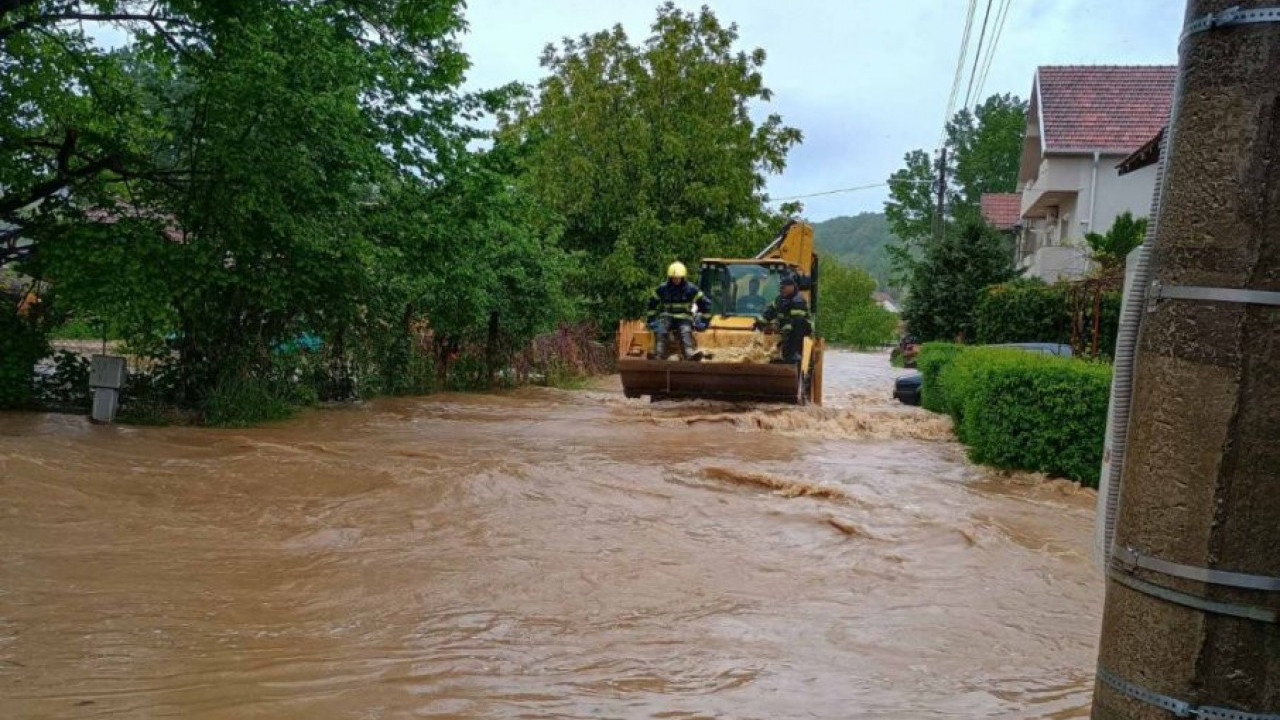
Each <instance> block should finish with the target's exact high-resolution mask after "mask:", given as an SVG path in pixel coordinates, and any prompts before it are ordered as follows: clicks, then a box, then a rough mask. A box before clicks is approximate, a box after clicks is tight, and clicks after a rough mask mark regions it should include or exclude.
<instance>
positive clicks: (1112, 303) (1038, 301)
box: [974, 278, 1121, 357]
mask: <svg viewBox="0 0 1280 720" xmlns="http://www.w3.org/2000/svg"><path fill="white" fill-rule="evenodd" d="M1071 292H1072V291H1071V290H1070V288H1069V287H1068V286H1067V285H1065V284H1058V285H1046V284H1045V283H1044V281H1042V280H1039V279H1037V278H1020V279H1018V280H1013V281H1010V282H1007V283H1001V284H999V285H990V286H988V287H986V288H984V289H983V291H982V294H981V295H980V296H979V298H978V305H977V308H976V309H975V311H974V326H975V335H976V337H977V341H978V342H979V343H984V344H996V343H1020V342H1051V343H1062V344H1064V345H1068V344H1070V343H1071V326H1072V309H1071V300H1070V297H1069V296H1070V293H1071ZM1120 301H1121V294H1120V293H1118V292H1106V293H1103V294H1102V298H1101V302H1100V303H1099V305H1100V308H1099V309H1100V310H1101V313H1100V314H1099V315H1100V317H1099V326H1098V327H1099V332H1098V353H1099V354H1100V355H1103V356H1105V357H1111V356H1113V355H1114V354H1115V344H1116V334H1117V332H1118V331H1119V328H1120ZM1081 302H1082V304H1083V307H1082V308H1081V317H1080V322H1081V327H1080V338H1079V340H1080V342H1081V343H1082V344H1083V348H1081V350H1082V351H1085V352H1088V351H1089V350H1090V349H1091V345H1092V341H1093V314H1094V307H1093V302H1092V299H1091V297H1090V296H1089V295H1088V293H1087V292H1086V293H1084V297H1082V298H1081Z"/></svg>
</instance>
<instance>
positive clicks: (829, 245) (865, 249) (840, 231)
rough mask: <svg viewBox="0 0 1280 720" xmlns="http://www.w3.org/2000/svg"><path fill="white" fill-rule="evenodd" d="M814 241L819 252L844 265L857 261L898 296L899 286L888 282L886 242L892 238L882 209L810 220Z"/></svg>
mask: <svg viewBox="0 0 1280 720" xmlns="http://www.w3.org/2000/svg"><path fill="white" fill-rule="evenodd" d="M813 241H814V244H815V245H816V246H817V249H818V252H819V254H821V255H822V256H824V257H833V258H835V259H836V260H839V261H840V262H841V263H843V264H845V265H856V266H858V267H860V268H862V269H863V270H866V271H867V272H868V273H870V274H871V277H873V278H875V279H876V282H877V283H878V284H879V285H880V289H881V290H884V291H885V292H887V293H889V294H890V295H892V296H893V297H894V299H898V298H899V297H900V292H899V289H898V288H894V287H891V286H890V285H889V275H890V268H889V254H888V253H886V252H885V246H886V245H888V244H889V243H890V242H893V233H891V232H889V223H888V222H887V221H886V220H885V219H884V213H874V212H865V213H859V214H858V215H854V216H852V217H849V216H842V217H835V218H831V219H830V220H824V221H822V222H819V223H814V224H813Z"/></svg>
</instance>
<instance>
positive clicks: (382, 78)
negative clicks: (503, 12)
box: [0, 0, 478, 404]
mask: <svg viewBox="0 0 1280 720" xmlns="http://www.w3.org/2000/svg"><path fill="white" fill-rule="evenodd" d="M18 6H19V7H18V9H17V10H13V11H6V12H5V15H4V17H3V22H4V24H2V25H0V40H2V41H3V42H4V53H5V57H6V60H7V61H10V64H11V65H14V66H16V64H17V63H18V61H19V60H27V61H30V62H31V63H32V64H33V67H35V68H41V67H44V66H45V65H48V66H49V67H52V68H61V67H65V68H68V69H67V70H66V71H65V73H64V74H63V75H60V76H56V77H53V78H52V79H45V78H43V77H42V76H39V75H38V74H33V76H32V78H31V79H30V80H29V81H24V82H25V84H22V85H14V86H13V87H14V89H15V91H16V92H17V93H18V94H19V96H18V97H17V98H15V99H13V103H14V107H18V108H32V109H31V110H30V113H29V115H30V118H29V119H26V120H24V121H23V122H24V123H25V125H24V124H11V125H9V126H4V130H3V131H4V132H5V133H6V135H5V136H4V137H3V138H0V140H2V141H4V142H0V145H4V147H5V148H6V150H7V148H8V147H9V144H10V142H9V141H10V140H11V137H10V135H11V134H12V141H13V142H20V141H23V140H24V138H28V137H34V138H36V139H37V140H38V141H39V142H40V143H45V142H48V141H49V138H53V139H54V140H57V139H59V138H64V137H66V138H76V143H75V145H74V146H73V148H72V150H71V151H70V153H69V155H70V158H71V159H70V161H69V162H68V164H67V165H66V167H65V168H64V167H61V166H60V165H59V159H58V157H53V156H51V157H53V160H49V161H43V162H37V161H35V160H34V159H33V156H20V155H15V156H10V158H9V162H7V163H6V167H7V172H9V173H10V174H9V176H6V180H7V178H8V177H16V178H17V180H16V181H13V182H4V181H0V184H2V185H4V186H5V188H6V189H5V191H4V192H6V193H10V194H12V193H13V192H17V191H21V195H20V196H17V197H16V198H15V199H13V200H12V201H10V202H9V204H8V206H18V205H20V206H22V207H23V208H30V207H31V204H32V202H31V201H32V200H33V199H35V200H40V199H41V198H40V197H36V195H35V194H33V191H32V190H31V189H36V190H40V191H42V192H48V194H47V195H46V196H45V197H43V200H44V202H43V203H42V204H40V205H39V206H38V212H34V213H33V212H31V211H30V210H26V211H24V212H26V214H25V215H20V216H19V218H18V221H19V222H20V223H21V225H22V228H21V232H22V234H23V236H24V237H25V238H28V239H30V240H32V241H34V245H33V247H34V248H35V249H36V250H35V252H34V254H33V255H32V256H31V257H29V258H28V262H27V268H28V270H29V271H30V272H31V273H33V274H38V275H40V276H41V277H43V278H46V279H48V280H51V281H52V282H53V283H54V285H55V287H56V288H57V290H58V292H59V294H60V295H61V296H62V297H63V298H64V299H66V300H68V301H70V302H73V303H74V304H76V305H77V306H78V309H81V310H89V311H93V312H94V314H99V315H111V316H112V317H117V316H121V315H124V316H127V317H131V318H133V319H132V320H131V321H130V322H129V323H127V324H129V325H130V326H131V327H132V330H133V332H132V335H133V337H130V340H135V339H138V338H137V336H138V335H140V334H142V330H143V328H144V327H146V326H151V327H148V328H147V329H148V330H149V331H150V335H151V336H152V337H153V338H154V336H155V335H156V334H157V333H156V332H155V331H154V330H155V328H154V326H156V325H158V324H159V325H168V326H169V327H167V328H164V329H166V330H176V332H177V336H178V339H179V340H178V342H179V344H178V348H177V349H178V355H177V359H178V362H179V367H180V370H181V372H180V376H181V378H182V380H183V383H182V390H183V392H182V393H181V398H182V399H183V400H184V402H187V403H189V404H199V403H200V402H201V401H202V396H203V395H204V394H205V393H207V392H209V388H212V387H214V386H216V385H218V384H219V383H221V382H223V381H224V380H225V379H226V378H228V377H233V376H234V377H236V378H238V379H239V380H243V379H244V378H250V379H252V378H259V377H263V376H265V375H269V374H271V373H273V372H275V370H276V369H277V368H276V364H277V360H276V358H275V354H274V352H273V348H275V347H277V346H278V345H279V344H280V343H281V342H282V341H285V340H288V339H289V338H291V337H293V336H296V334H297V333H299V332H302V331H308V332H311V333H314V334H316V335H319V336H320V337H322V338H323V339H324V340H325V342H326V343H327V344H328V346H329V347H330V348H332V351H333V353H334V354H335V355H337V356H339V357H347V356H349V355H350V353H351V351H352V349H353V348H357V347H360V346H361V345H363V344H365V343H364V339H365V338H367V337H368V336H370V335H387V334H389V333H393V332H396V331H401V330H403V328H404V325H403V324H398V323H397V324H390V323H388V322H387V318H386V317H385V316H379V315H377V312H378V311H379V310H382V309H384V308H386V307H389V306H391V305H392V304H393V303H392V302H391V299H393V298H400V299H403V294H404V293H407V292H408V289H407V288H408V286H409V285H411V283H410V282H409V281H407V280H405V279H404V275H405V274H406V273H407V272H408V268H409V267H410V266H411V265H412V263H411V262H410V259H409V258H406V255H405V253H404V248H403V247H402V246H401V245H400V244H398V243H397V242H396V238H397V236H398V235H402V234H405V233H406V232H407V230H405V229H404V228H390V227H388V225H387V222H386V219H387V218H399V219H402V220H405V221H406V222H413V220H410V219H409V218H410V213H409V212H408V211H407V210H403V209H400V208H394V207H392V206H391V204H393V203H396V202H403V203H421V202H423V201H424V199H426V200H427V201H428V202H429V201H430V199H431V197H430V194H431V190H432V189H435V190H437V191H438V192H442V193H443V192H446V190H445V189H444V188H446V186H447V183H446V180H447V179H448V178H450V177H452V175H453V174H454V171H455V167H456V166H459V165H461V164H463V163H465V162H467V158H468V153H467V151H466V143H467V141H468V140H470V139H471V138H473V137H474V136H475V133H474V132H471V131H468V130H466V129H465V128H464V126H463V125H462V124H461V123H460V120H461V115H462V113H464V112H467V111H469V110H472V109H476V108H477V107H478V106H477V105H476V102H475V101H470V100H468V99H466V98H463V97H461V96H460V95H459V94H458V92H457V90H456V88H457V87H458V85H459V84H460V83H461V81H462V73H463V71H464V70H465V68H466V58H465V56H464V55H463V54H462V53H461V51H460V50H459V49H458V46H457V43H456V35H457V33H458V32H460V30H461V28H462V26H463V25H462V17H461V14H460V3H459V2H456V1H455V0H437V1H434V2H407V1H398V0H382V1H379V2H366V1H364V0H339V1H338V2H333V3H309V2H308V3H274V2H245V3H238V4H235V5H234V6H227V5H217V4H213V5H208V4H192V3H187V2H177V1H176V0H174V1H173V2H164V1H163V0H162V1H161V2H157V3H154V4H147V5H146V6H145V7H144V6H142V5H141V4H138V3H129V2H108V1H106V0H102V1H100V2H95V3H87V2H86V3H75V2H72V3H66V2H25V3H18ZM14 13H16V14H14ZM88 13H91V14H94V15H95V16H98V15H101V16H103V17H104V18H105V19H111V20H112V21H113V22H116V23H117V24H118V26H119V27H121V28H123V29H124V30H125V31H126V32H127V36H126V37H127V41H126V43H125V46H124V47H123V48H122V49H120V50H116V51H113V52H110V53H108V52H104V51H102V50H101V49H99V48H98V47H97V46H96V45H94V44H93V43H91V42H89V41H88V40H85V39H84V37H83V34H82V33H81V32H80V31H79V30H78V29H76V28H77V27H78V26H77V24H76V22H74V20H75V19H76V18H77V17H79V16H81V15H84V14H88ZM125 17H127V18H128V19H125V20H121V18H125ZM41 38H44V39H48V40H49V41H48V42H45V40H42V39H41ZM85 67H87V68H89V70H93V71H94V72H95V73H96V74H92V75H84V73H87V72H88V70H85V69H84V68H85ZM73 71H74V72H78V73H81V74H82V75H83V78H82V79H79V80H77V79H75V77H73V76H72V75H71V74H70V73H72V72H73ZM35 72H36V71H35V70H33V71H32V73H35ZM6 78H7V76H6ZM47 87H52V88H54V89H55V90H57V92H53V91H48V92H45V88H47ZM42 93H43V94H42ZM108 100H111V101H112V102H108ZM6 101H7V99H6ZM113 103H114V104H113ZM64 105H65V106H69V107H72V108H73V109H77V111H78V112H79V114H69V113H68V112H64V111H63V110H62V108H63V106H64ZM117 126H119V127H117ZM99 127H103V128H107V129H106V130H99V129H98V128H99ZM88 129H93V130H94V133H92V134H89V133H88ZM108 130H110V132H108ZM99 136H101V137H102V139H101V140H100V141H98V145H101V146H102V147H101V148H99V147H98V145H92V144H81V143H83V142H84V140H85V139H86V138H91V139H96V138H98V137H99ZM108 143H112V145H108ZM122 144H123V145H124V147H123V148H122V149H121V148H119V147H117V146H120V145H122ZM82 154H83V155H84V156H83V157H81V155H82ZM82 170H83V171H82ZM89 170H92V171H93V172H92V173H90V172H89ZM68 178H70V179H73V180H76V181H77V182H76V183H70V182H69V181H68ZM55 186H56V189H55V190H53V191H50V190H49V188H55ZM23 188H26V190H24V189H23ZM405 188H409V189H410V190H408V191H406V190H405ZM468 222H470V221H468ZM442 225H444V223H440V222H437V223H434V225H433V227H436V228H439V227H441V226H442ZM453 242H454V240H453V238H452V237H451V236H450V235H449V234H448V233H446V232H443V231H442V232H439V233H437V234H434V235H432V236H431V238H430V244H431V248H430V250H431V251H432V252H435V247H436V246H440V247H445V248H449V247H453V244H452V243H453ZM413 250H414V251H415V252H422V253H427V250H426V249H424V248H422V247H419V246H415V247H414V248H413ZM437 254H438V253H437ZM134 316H137V317H134ZM344 362H345V361H344Z"/></svg>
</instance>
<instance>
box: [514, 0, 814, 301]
mask: <svg viewBox="0 0 1280 720" xmlns="http://www.w3.org/2000/svg"><path fill="white" fill-rule="evenodd" d="M737 40H738V32H737V28H736V26H734V25H724V24H722V23H721V22H720V21H719V20H718V19H717V18H716V17H715V15H714V14H712V12H711V11H710V10H709V9H707V8H703V9H702V10H701V11H699V12H697V13H686V12H684V11H682V10H679V9H677V8H676V7H675V6H674V4H672V3H670V2H668V3H666V4H664V5H663V6H662V7H660V8H659V9H658V15H657V19H656V20H655V21H654V23H653V25H652V33H651V35H650V36H649V37H648V38H647V39H646V40H645V41H644V42H642V43H639V44H636V43H633V42H631V40H630V39H629V38H628V37H627V36H626V34H625V33H624V32H623V30H622V28H621V27H620V26H616V27H614V28H613V29H611V30H608V31H603V32H599V33H595V34H592V35H584V36H582V37H580V38H577V39H566V40H564V41H563V42H562V43H561V44H560V45H559V46H548V48H547V49H546V51H545V53H544V54H543V57H542V66H543V67H544V68H545V69H546V70H547V71H548V73H549V74H548V76H547V77H546V78H545V79H543V80H542V81H541V82H540V83H539V84H538V86H537V88H536V92H535V93H533V95H532V96H531V97H530V98H529V99H528V100H527V102H525V103H524V104H523V105H522V106H521V107H520V108H519V109H518V111H517V112H515V113H512V114H510V115H508V116H506V117H504V118H503V122H502V127H501V132H500V136H499V142H500V143H504V142H505V143H509V144H515V145H521V146H523V147H525V148H526V150H525V151H526V152H527V156H526V157H527V159H526V161H525V167H526V168H527V171H528V175H529V180H530V183H531V185H530V187H532V188H533V189H534V190H535V192H537V194H538V198H539V200H540V201H541V202H543V203H545V204H546V205H547V206H548V207H550V208H551V209H553V210H554V211H555V212H556V213H557V214H558V215H559V216H560V217H561V218H562V219H563V226H564V244H565V247H566V248H567V249H569V250H571V251H576V252H581V253H583V254H584V255H585V258H586V261H587V263H588V266H589V267H591V268H592V271H591V272H590V273H589V274H587V275H585V276H584V277H583V279H582V283H581V285H580V286H579V287H578V288H576V290H577V291H578V292H579V293H580V294H581V295H582V297H583V298H584V299H585V300H586V301H587V302H588V303H589V304H590V310H591V312H592V313H593V315H595V316H596V317H598V318H600V319H601V320H602V321H603V322H605V323H612V322H614V321H616V320H617V319H619V318H623V317H629V316H633V315H635V314H636V313H637V311H638V310H639V309H640V308H641V307H642V304H643V301H644V297H645V296H646V295H647V293H648V292H649V291H650V289H651V287H652V286H653V285H654V284H655V283H656V282H657V281H658V280H659V279H660V277H661V273H662V270H663V268H665V266H666V264H667V263H669V262H671V261H672V260H676V259H679V260H683V261H685V262H686V263H694V262H696V261H697V260H698V259H699V258H700V257H702V256H708V255H716V254H727V255H742V254H744V253H748V252H754V251H755V250H756V249H757V247H758V246H759V245H761V244H763V242H764V241H765V240H766V239H767V238H768V237H769V235H770V233H771V232H772V230H773V229H775V228H776V227H777V225H778V224H780V223H779V218H778V217H777V216H775V215H773V214H772V213H771V212H770V211H769V210H768V208H767V207H766V204H765V201H766V199H767V198H766V196H765V193H764V186H765V176H766V175H767V174H769V173H776V172H780V171H781V170H782V169H783V167H784V166H785V163H786V156H787V152H788V150H789V149H790V148H791V147H792V146H794V145H795V144H797V143H798V142H800V139H801V135H800V132H799V131H798V130H796V129H794V128H791V127H787V126H786V125H784V124H783V122H782V119H781V118H780V117H779V116H778V115H769V116H767V117H766V118H764V120H763V121H761V122H759V123H757V122H756V121H754V120H753V119H752V117H751V109H752V107H753V106H754V105H755V104H756V103H758V102H763V101H768V100H769V99H770V97H771V93H770V91H769V90H768V88H766V87H765V85H764V81H763V77H762V75H761V70H762V68H763V65H764V61H765V54H764V51H763V50H760V49H756V50H753V51H751V52H746V51H741V50H736V49H735V45H736V44H737Z"/></svg>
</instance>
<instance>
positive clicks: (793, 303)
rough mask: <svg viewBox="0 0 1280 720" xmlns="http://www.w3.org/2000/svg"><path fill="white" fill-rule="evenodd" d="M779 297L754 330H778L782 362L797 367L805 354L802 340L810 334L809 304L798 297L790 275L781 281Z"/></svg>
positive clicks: (799, 295) (811, 330)
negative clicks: (770, 328) (780, 337)
mask: <svg viewBox="0 0 1280 720" xmlns="http://www.w3.org/2000/svg"><path fill="white" fill-rule="evenodd" d="M779 291H780V294H779V295H778V297H777V299H776V300H774V301H773V304H772V305H770V306H769V307H767V308H765V310H764V319H763V320H757V321H756V322H755V329H756V330H763V329H765V328H767V327H769V326H771V325H774V326H776V327H777V328H778V332H779V333H781V335H782V339H781V341H779V343H778V344H779V346H780V347H781V349H782V362H784V363H798V362H800V356H801V354H802V353H803V352H804V339H805V337H806V336H808V335H810V334H811V333H812V332H813V326H812V324H811V323H810V322H809V303H807V302H805V299H804V296H803V295H801V294H800V293H799V288H798V286H797V283H796V279H795V278H794V277H792V276H790V275H788V276H786V277H784V278H782V282H781V284H780V287H779Z"/></svg>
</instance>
